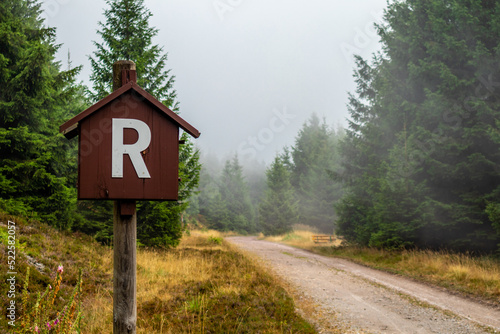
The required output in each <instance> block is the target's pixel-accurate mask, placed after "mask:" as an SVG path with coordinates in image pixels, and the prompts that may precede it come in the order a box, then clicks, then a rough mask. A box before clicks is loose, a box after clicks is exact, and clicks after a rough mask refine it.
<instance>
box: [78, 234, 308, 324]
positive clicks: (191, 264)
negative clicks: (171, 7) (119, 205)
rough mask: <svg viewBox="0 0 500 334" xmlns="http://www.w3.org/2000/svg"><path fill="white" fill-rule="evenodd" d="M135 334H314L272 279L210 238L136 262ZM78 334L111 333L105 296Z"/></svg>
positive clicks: (189, 240) (144, 253) (149, 253)
mask: <svg viewBox="0 0 500 334" xmlns="http://www.w3.org/2000/svg"><path fill="white" fill-rule="evenodd" d="M137 268H138V273H137V300H138V323H137V333H253V332H263V333H314V332H315V331H314V329H313V328H312V326H311V325H310V324H308V323H307V322H305V321H304V320H303V319H302V318H300V316H298V315H297V314H296V313H295V306H294V303H293V301H292V299H291V298H290V297H289V296H288V295H287V293H286V291H285V290H284V289H283V288H282V287H280V284H279V283H278V282H277V281H276V279H275V278H273V277H272V276H270V275H268V274H266V273H265V272H264V270H263V269H262V268H260V267H259V265H257V264H256V263H254V262H253V261H251V260H249V259H248V258H246V257H245V256H243V255H242V254H241V253H239V252H237V251H236V250H235V249H233V248H232V247H231V246H230V245H228V244H226V243H225V242H224V241H223V240H222V234H220V233H218V232H215V231H208V232H205V233H202V232H191V235H190V236H186V237H185V238H183V240H182V242H181V244H180V246H179V247H178V248H177V249H175V250H166V251H165V250H140V251H139V252H138V255H137ZM86 310H87V314H86V319H88V321H87V322H86V326H87V327H86V333H107V332H111V331H112V326H111V324H112V319H111V318H112V298H111V291H109V289H108V290H101V291H99V292H98V293H96V295H95V296H94V297H93V298H92V301H91V302H89V305H88V307H87V308H86Z"/></svg>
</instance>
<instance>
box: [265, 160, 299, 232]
mask: <svg viewBox="0 0 500 334" xmlns="http://www.w3.org/2000/svg"><path fill="white" fill-rule="evenodd" d="M285 163H286V156H285V157H283V156H279V155H278V156H276V157H275V158H274V161H273V163H272V164H271V166H270V167H269V168H268V170H267V171H266V176H267V190H266V192H265V197H264V199H263V200H262V202H261V203H260V205H259V221H260V228H261V230H262V232H263V233H264V234H265V235H280V234H285V233H288V232H290V231H291V230H292V226H293V224H295V223H296V222H297V218H298V211H297V201H296V200H295V196H294V190H293V187H292V184H291V183H290V171H289V170H288V169H287V166H286V165H285Z"/></svg>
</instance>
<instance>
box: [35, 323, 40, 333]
mask: <svg viewBox="0 0 500 334" xmlns="http://www.w3.org/2000/svg"><path fill="white" fill-rule="evenodd" d="M35 331H36V332H37V333H40V330H39V329H38V326H37V325H35Z"/></svg>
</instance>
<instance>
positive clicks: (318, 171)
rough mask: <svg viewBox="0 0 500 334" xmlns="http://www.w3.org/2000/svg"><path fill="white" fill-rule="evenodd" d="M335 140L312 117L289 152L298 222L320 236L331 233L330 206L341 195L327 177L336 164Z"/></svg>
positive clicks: (337, 156)
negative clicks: (314, 228)
mask: <svg viewBox="0 0 500 334" xmlns="http://www.w3.org/2000/svg"><path fill="white" fill-rule="evenodd" d="M337 137H338V136H337V134H336V133H335V131H332V130H331V129H330V128H329V127H328V126H327V125H326V123H325V122H324V121H323V122H322V123H320V120H319V118H318V116H317V115H316V114H313V115H312V116H311V118H310V119H309V120H308V122H306V123H304V125H303V127H302V129H301V130H300V132H299V134H298V135H297V138H296V140H295V146H294V147H293V148H292V152H291V156H292V158H293V166H292V173H291V182H292V185H293V186H294V189H295V191H296V194H297V197H298V199H299V209H298V210H299V221H300V223H302V224H307V225H311V226H314V227H316V228H318V229H319V230H321V231H322V232H324V233H332V232H333V230H334V227H335V226H334V222H335V219H336V213H335V208H334V204H335V203H336V202H337V201H338V199H339V198H340V197H341V195H342V193H341V187H340V184H339V183H338V182H336V181H334V180H332V179H331V178H330V176H329V174H328V171H329V170H335V169H336V168H337V165H338V164H339V152H338V150H337V142H338V139H339V138H337Z"/></svg>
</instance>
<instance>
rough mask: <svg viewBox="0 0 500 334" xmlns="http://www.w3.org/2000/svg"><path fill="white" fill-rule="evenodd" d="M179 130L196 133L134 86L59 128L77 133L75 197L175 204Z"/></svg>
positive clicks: (108, 98) (121, 89)
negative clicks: (173, 202)
mask: <svg viewBox="0 0 500 334" xmlns="http://www.w3.org/2000/svg"><path fill="white" fill-rule="evenodd" d="M179 128H181V129H183V130H184V131H186V132H187V133H189V134H190V135H191V136H193V137H195V138H197V137H199V135H200V133H199V131H198V130H196V129H195V128H194V127H192V126H191V125H190V124H189V123H187V122H186V121H185V120H183V119H182V118H181V117H180V116H179V115H177V114H176V113H174V112H173V111H171V110H170V109H168V108H167V107H166V106H165V105H163V104H162V103H161V102H160V101H158V100H156V99H155V98H154V97H153V96H152V95H150V94H149V93H147V92H146V91H145V90H143V89H142V88H141V87H139V86H138V85H137V84H136V83H135V82H129V83H127V84H125V85H124V86H122V87H121V88H119V89H117V90H116V91H114V92H113V93H111V94H110V95H108V96H107V97H106V98H104V99H102V100H101V101H99V102H97V103H96V104H94V105H93V106H91V107H90V108H88V109H87V110H85V111H83V112H81V113H80V114H78V115H77V116H75V117H74V118H72V119H71V120H69V121H67V122H66V123H64V124H63V125H61V127H60V131H61V132H62V133H63V134H64V135H65V136H66V137H67V138H72V137H75V136H77V135H78V199H101V200H118V199H129V200H177V196H178V168H179Z"/></svg>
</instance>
